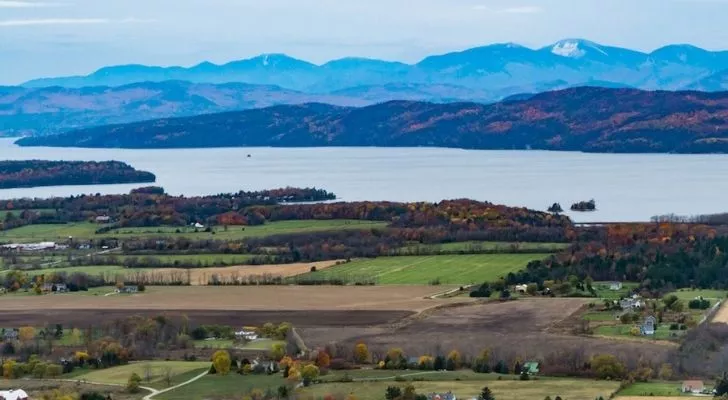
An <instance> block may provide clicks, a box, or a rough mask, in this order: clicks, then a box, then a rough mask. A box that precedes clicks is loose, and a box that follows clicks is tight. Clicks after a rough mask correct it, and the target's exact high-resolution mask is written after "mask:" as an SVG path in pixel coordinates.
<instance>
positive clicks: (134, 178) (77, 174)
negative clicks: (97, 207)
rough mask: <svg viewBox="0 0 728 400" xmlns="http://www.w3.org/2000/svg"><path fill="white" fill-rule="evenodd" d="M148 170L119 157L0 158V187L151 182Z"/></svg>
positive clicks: (152, 178)
mask: <svg viewBox="0 0 728 400" xmlns="http://www.w3.org/2000/svg"><path fill="white" fill-rule="evenodd" d="M155 180H156V177H155V176H154V174H152V173H151V172H146V171H138V170H136V169H134V168H133V167H131V166H130V165H128V164H126V163H123V162H120V161H101V162H97V161H45V160H26V161H0V189H11V188H21V187H36V186H59V185H103V184H114V183H142V182H154V181H155Z"/></svg>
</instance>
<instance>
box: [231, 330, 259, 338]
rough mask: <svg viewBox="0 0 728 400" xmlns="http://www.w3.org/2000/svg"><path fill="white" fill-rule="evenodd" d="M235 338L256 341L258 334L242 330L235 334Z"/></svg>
mask: <svg viewBox="0 0 728 400" xmlns="http://www.w3.org/2000/svg"><path fill="white" fill-rule="evenodd" d="M235 337H237V338H240V339H245V340H256V339H258V334H257V333H255V332H253V331H246V330H242V331H238V332H235Z"/></svg>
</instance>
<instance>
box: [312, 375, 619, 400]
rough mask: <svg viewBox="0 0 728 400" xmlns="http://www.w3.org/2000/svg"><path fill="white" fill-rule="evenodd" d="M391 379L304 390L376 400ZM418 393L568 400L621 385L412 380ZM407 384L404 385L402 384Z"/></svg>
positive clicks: (606, 392)
mask: <svg viewBox="0 0 728 400" xmlns="http://www.w3.org/2000/svg"><path fill="white" fill-rule="evenodd" d="M392 384H393V383H392V382H353V383H330V384H322V385H313V386H311V387H310V388H306V389H305V390H302V391H301V393H302V394H307V395H312V396H314V397H315V398H321V397H323V396H325V395H327V394H348V393H354V394H355V395H356V396H357V397H358V398H361V399H377V398H382V397H383V396H384V393H385V390H386V389H387V387H388V386H392ZM412 385H414V387H415V389H416V390H417V392H418V393H423V394H426V393H433V392H436V393H444V392H448V391H452V392H453V393H455V394H456V395H457V396H458V398H473V397H476V396H477V395H478V394H479V393H480V391H481V390H482V389H483V386H488V388H490V390H491V391H492V392H493V396H495V398H496V399H499V400H522V399H543V398H545V397H546V396H550V397H551V398H552V399H553V398H555V397H556V396H561V398H563V399H569V400H594V399H595V398H598V397H599V396H603V397H604V398H608V397H609V396H610V395H611V394H612V393H614V391H616V390H617V388H618V387H619V384H618V383H615V382H604V381H601V382H600V381H587V380H576V379H574V380H568V379H564V380H538V381H535V380H534V381H486V382H483V381H469V382H468V381H458V382H448V381H442V382H412ZM401 386H404V385H401Z"/></svg>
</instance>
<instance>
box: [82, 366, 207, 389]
mask: <svg viewBox="0 0 728 400" xmlns="http://www.w3.org/2000/svg"><path fill="white" fill-rule="evenodd" d="M148 368H149V369H150V371H151V379H150V380H146V379H145V376H146V374H145V370H147V369H148ZM207 368H210V363H209V362H207V361H140V362H133V363H130V364H127V365H122V366H119V367H113V368H107V369H98V370H93V371H91V372H88V373H85V374H81V375H78V376H76V379H79V380H86V381H89V382H96V383H108V384H116V385H123V384H126V382H127V381H128V380H129V376H131V374H132V373H137V374H138V375H139V376H140V377H142V379H144V381H143V382H142V385H146V384H147V383H155V382H157V383H159V382H160V381H162V380H164V374H165V370H166V369H169V370H170V373H171V375H172V376H175V375H180V374H184V373H187V372H190V371H197V370H199V371H200V373H201V372H203V371H204V370H205V369H207Z"/></svg>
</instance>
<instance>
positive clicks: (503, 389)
mask: <svg viewBox="0 0 728 400" xmlns="http://www.w3.org/2000/svg"><path fill="white" fill-rule="evenodd" d="M344 373H347V374H348V375H349V376H351V377H352V378H354V379H381V380H379V381H368V382H349V383H336V382H327V383H321V384H317V385H313V386H311V387H309V388H305V389H298V390H297V393H298V394H299V395H300V397H302V398H308V397H313V398H323V397H324V396H325V395H327V394H334V395H338V394H343V395H346V394H349V393H354V394H355V395H356V397H357V398H359V399H380V398H383V397H384V391H385V389H386V388H387V387H388V386H392V385H396V386H400V387H404V385H405V383H404V382H395V381H394V377H395V376H396V375H400V376H402V377H403V378H405V379H408V380H410V381H412V380H413V379H415V378H416V379H417V381H412V382H411V383H412V384H413V385H414V386H415V388H417V392H418V393H423V394H424V393H431V392H447V391H452V392H453V393H455V394H456V395H457V396H458V398H470V397H475V396H477V395H478V393H480V391H481V390H482V388H483V387H484V386H488V387H489V388H490V389H491V390H492V391H493V394H494V395H495V397H496V398H497V399H498V400H520V399H543V398H545V397H546V396H551V398H555V397H556V396H561V397H562V398H564V399H569V400H593V399H595V398H597V397H599V396H603V397H604V398H608V397H609V396H610V395H611V394H612V393H613V392H614V391H616V390H617V389H618V387H619V383H617V382H607V381H591V380H577V379H548V378H546V379H538V380H532V381H519V380H518V377H516V376H514V375H510V376H502V377H501V378H503V380H497V379H498V376H497V375H495V374H475V373H473V372H471V371H456V372H434V373H424V374H423V373H422V372H420V371H380V370H358V371H346V372H344V371H337V372H332V373H331V374H330V375H327V376H323V377H322V379H323V380H324V381H326V380H334V379H339V378H340V377H341V376H343V375H344ZM407 374H417V375H413V376H411V377H409V378H408V377H406V375H407ZM382 378H391V379H382ZM285 384H287V381H286V380H284V379H283V377H282V375H281V374H275V375H251V376H240V375H237V374H230V375H227V376H219V375H208V376H206V377H204V378H202V379H200V380H197V381H195V382H193V383H191V384H189V385H186V386H184V387H182V388H179V389H176V390H173V391H170V392H167V393H162V394H160V395H159V396H157V397H156V398H157V399H160V400H183V399H185V400H186V399H201V398H220V397H230V396H237V397H240V396H244V395H245V394H246V393H249V392H250V391H251V390H253V389H258V390H261V391H263V392H265V391H266V390H271V391H273V392H274V393H275V392H276V390H277V388H278V387H279V386H281V385H285Z"/></svg>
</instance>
